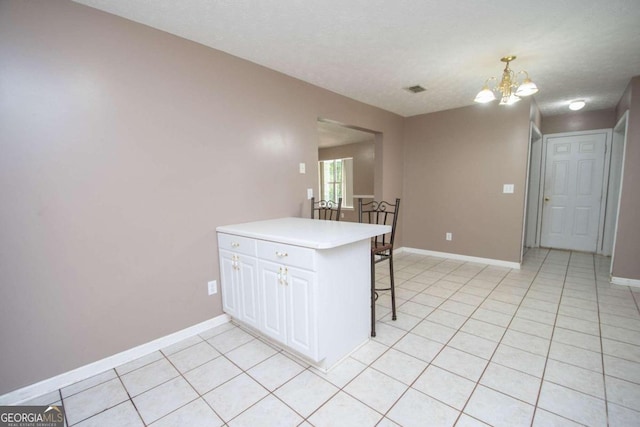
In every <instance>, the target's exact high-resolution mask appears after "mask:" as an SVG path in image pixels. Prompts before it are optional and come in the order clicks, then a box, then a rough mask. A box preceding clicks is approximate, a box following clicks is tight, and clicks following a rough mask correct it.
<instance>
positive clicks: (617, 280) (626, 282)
mask: <svg viewBox="0 0 640 427" xmlns="http://www.w3.org/2000/svg"><path fill="white" fill-rule="evenodd" d="M611 283H613V284H614V285H622V286H633V287H636V288H640V280H638V279H625V278H624V277H613V276H611Z"/></svg>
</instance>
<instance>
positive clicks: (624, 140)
mask: <svg viewBox="0 0 640 427" xmlns="http://www.w3.org/2000/svg"><path fill="white" fill-rule="evenodd" d="M628 120H629V110H627V111H625V112H624V114H623V115H622V117H620V120H618V123H616V126H615V127H614V128H613V129H614V131H615V132H618V133H621V132H620V130H621V129H622V128H624V134H623V138H622V166H621V167H620V171H619V172H618V171H615V173H620V186H619V189H618V195H617V198H616V200H610V198H609V197H608V196H607V204H609V203H616V204H617V208H616V215H615V223H614V226H613V247H612V249H611V267H610V268H609V276H611V275H612V274H613V260H614V258H615V255H616V237H617V236H618V218H619V215H620V196H621V195H622V185H623V178H624V161H625V155H626V153H627V134H628V132H627V131H628V129H629V126H628V123H629V122H628ZM611 151H612V152H613V150H611Z"/></svg>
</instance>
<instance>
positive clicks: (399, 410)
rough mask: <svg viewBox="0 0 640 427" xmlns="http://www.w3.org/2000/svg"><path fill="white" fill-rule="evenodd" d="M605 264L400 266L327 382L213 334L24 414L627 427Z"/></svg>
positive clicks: (100, 420)
mask: <svg viewBox="0 0 640 427" xmlns="http://www.w3.org/2000/svg"><path fill="white" fill-rule="evenodd" d="M609 262H610V260H609V258H604V257H600V256H594V255H590V254H583V253H576V252H564V251H553V250H552V251H549V250H540V249H534V250H530V251H529V252H528V253H527V254H526V257H525V262H524V264H523V267H522V269H521V270H513V269H508V268H498V267H493V266H486V265H482V264H475V263H468V262H461V261H456V260H451V259H441V258H434V257H428V256H421V255H415V254H400V255H398V256H397V257H396V262H395V266H396V278H397V298H398V300H397V306H398V320H397V321H395V322H394V321H391V320H390V308H389V307H390V298H389V296H388V295H381V297H380V299H379V300H378V313H379V320H378V322H377V331H378V335H377V337H376V338H375V339H372V340H371V341H370V342H369V343H367V344H366V345H364V346H363V347H362V348H360V349H359V350H358V351H357V352H355V353H354V354H352V355H351V357H349V358H347V359H346V360H345V361H344V362H342V363H341V364H340V365H338V366H337V367H335V368H334V369H333V370H331V371H330V372H329V373H328V374H324V373H321V372H319V371H317V370H315V369H314V368H312V367H310V366H308V365H307V364H305V363H303V362H301V361H300V360H298V359H296V358H294V357H291V356H290V355H288V354H287V353H285V352H283V351H281V350H280V349H278V348H274V347H272V346H271V345H269V344H267V343H265V342H264V341H262V340H261V339H260V338H258V337H256V336H254V335H252V334H250V333H248V332H247V331H245V330H243V329H241V328H239V327H237V326H236V325H234V324H232V323H228V324H225V325H223V326H220V327H218V328H215V329H213V330H210V331H208V332H206V333H203V334H200V335H199V336H195V337H192V338H189V339H186V340H184V341H182V342H180V343H178V344H176V345H173V346H171V347H169V348H165V349H164V350H162V351H159V352H155V353H153V354H150V355H148V356H146V357H143V358H141V359H139V360H135V361H133V362H131V363H128V364H126V365H123V366H120V367H118V368H116V369H113V370H109V371H107V372H104V373H102V374H100V375H97V376H95V377H92V378H89V379H87V380H85V381H81V382H79V383H76V384H73V385H71V386H69V387H66V388H63V389H61V390H58V391H56V392H54V393H50V394H49V395H46V396H42V397H40V398H38V399H36V400H34V401H33V403H39V404H49V403H60V402H63V403H64V408H65V410H66V416H67V423H68V425H69V426H79V427H87V426H143V425H151V426H222V425H228V426H231V427H236V426H252V427H255V426H298V425H300V426H317V427H323V426H346V427H352V426H376V425H377V426H405V427H409V426H453V425H456V426H484V425H492V426H509V427H514V426H576V425H593V426H607V425H609V426H639V425H640V311H639V309H638V304H639V303H640V291H639V290H632V289H630V288H628V287H622V286H615V285H611V284H609V283H608V281H607V277H608V272H609ZM378 267H379V268H378V270H377V278H378V279H379V281H380V282H384V281H386V280H388V267H387V265H386V264H385V263H383V264H380V265H378Z"/></svg>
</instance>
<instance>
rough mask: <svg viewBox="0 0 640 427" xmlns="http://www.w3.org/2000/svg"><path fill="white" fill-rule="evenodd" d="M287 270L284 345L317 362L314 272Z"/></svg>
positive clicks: (295, 269) (316, 297)
mask: <svg viewBox="0 0 640 427" xmlns="http://www.w3.org/2000/svg"><path fill="white" fill-rule="evenodd" d="M287 270H288V274H287V280H286V286H285V289H286V298H287V303H286V307H287V325H286V329H287V344H288V345H289V346H290V347H291V348H293V349H294V350H296V351H298V352H300V353H302V354H304V355H305V356H308V357H310V358H311V359H313V360H315V361H318V359H319V357H318V323H317V304H318V302H317V301H318V296H317V290H318V287H317V285H316V274H315V273H313V272H311V271H307V270H301V269H298V268H295V267H288V269H287ZM336 297H337V296H336ZM345 326H347V327H348V325H345Z"/></svg>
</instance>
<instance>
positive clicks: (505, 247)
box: [402, 100, 531, 262]
mask: <svg viewBox="0 0 640 427" xmlns="http://www.w3.org/2000/svg"><path fill="white" fill-rule="evenodd" d="M530 108H531V105H530V101H528V100H527V101H522V102H520V103H518V104H516V105H514V106H512V107H510V108H504V107H499V106H498V105H477V106H471V107H465V108H458V109H455V110H449V111H442V112H438V113H432V114H426V115H420V116H414V117H410V118H408V119H406V120H405V164H404V167H405V175H404V201H403V209H404V214H403V217H402V218H403V220H404V233H403V242H404V246H406V247H411V248H417V249H426V250H432V251H439V252H447V253H455V254H462V255H469V256H475V257H482V258H491V259H497V260H504V261H510V262H519V261H520V253H521V245H522V243H521V242H522V224H523V218H524V214H523V212H524V185H525V179H526V170H527V151H528V142H529V126H530V125H529V124H530V121H529V117H530ZM461 123H464V126H461V125H460V124H461ZM503 184H515V193H514V194H503V193H502V186H503ZM446 232H451V233H453V240H452V241H446V240H445V233H446Z"/></svg>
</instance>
